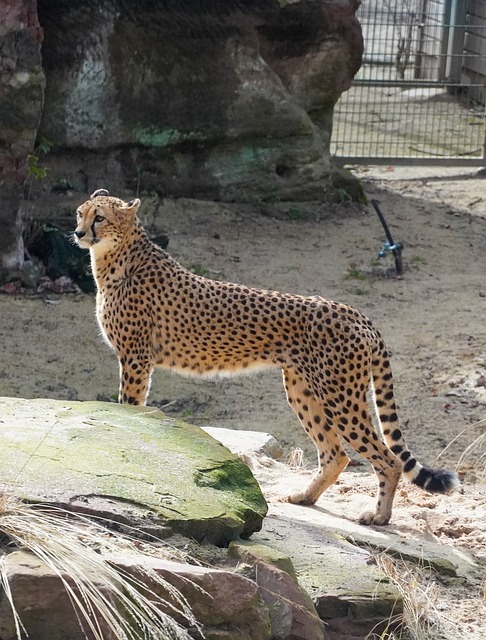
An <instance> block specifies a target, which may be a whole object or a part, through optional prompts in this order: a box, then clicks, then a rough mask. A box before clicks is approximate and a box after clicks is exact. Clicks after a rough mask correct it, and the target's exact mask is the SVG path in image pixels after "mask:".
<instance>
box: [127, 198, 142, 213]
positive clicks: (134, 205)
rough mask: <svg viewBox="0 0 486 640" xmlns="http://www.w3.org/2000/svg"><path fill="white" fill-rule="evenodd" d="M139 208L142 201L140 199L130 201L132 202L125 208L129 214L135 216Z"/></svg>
mask: <svg viewBox="0 0 486 640" xmlns="http://www.w3.org/2000/svg"><path fill="white" fill-rule="evenodd" d="M139 206H140V200H139V199H138V198H135V200H130V202H127V203H126V204H125V206H124V207H123V208H124V209H125V211H127V212H128V213H131V214H132V215H135V214H136V213H137V211H138V208H139Z"/></svg>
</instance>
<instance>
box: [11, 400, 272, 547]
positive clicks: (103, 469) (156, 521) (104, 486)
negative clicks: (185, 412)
mask: <svg viewBox="0 0 486 640" xmlns="http://www.w3.org/2000/svg"><path fill="white" fill-rule="evenodd" d="M0 408H1V422H2V424H1V426H2V429H1V430H0V450H1V451H2V468H1V471H0V481H1V483H2V486H4V487H14V488H15V494H16V495H17V496H18V497H21V498H24V499H26V500H28V501H33V502H49V503H54V504H56V505H61V506H63V507H66V508H67V509H70V510H76V511H81V512H83V513H88V514H94V515H97V516H99V517H102V518H106V519H107V520H109V521H117V522H120V523H123V524H126V525H129V526H132V527H137V528H138V529H139V530H140V531H142V532H146V533H150V534H153V535H156V536H164V535H167V534H168V533H170V532H174V531H175V532H178V533H182V534H184V535H186V536H188V537H190V538H193V539H195V540H198V541H206V542H212V543H215V544H217V545H225V544H227V543H228V541H230V540H233V539H235V538H237V537H238V536H249V535H251V534H252V533H253V532H254V531H258V530H259V529H260V528H261V525H262V519H263V516H264V515H265V513H266V510H267V507H266V503H265V500H264V498H263V496H262V493H261V491H260V488H259V486H258V484H257V482H256V480H255V479H254V478H253V476H252V475H251V473H250V471H249V469H248V467H247V466H246V465H244V464H243V463H242V462H241V461H240V460H239V459H238V458H237V457H236V456H235V455H233V454H231V453H230V452H229V451H228V450H227V449H226V448H225V447H223V446H222V445H221V444H219V443H218V442H216V441H215V440H213V439H212V438H211V437H210V436H208V435H207V434H206V433H205V432H204V431H202V430H201V429H199V428H198V427H195V426H192V425H189V424H187V423H185V422H182V421H178V420H175V419H173V418H169V417H166V416H165V415H164V414H163V413H161V412H160V411H158V410H156V409H152V408H147V407H128V406H122V405H118V404H110V403H102V402H86V403H81V402H62V401H55V400H21V399H14V398H0Z"/></svg>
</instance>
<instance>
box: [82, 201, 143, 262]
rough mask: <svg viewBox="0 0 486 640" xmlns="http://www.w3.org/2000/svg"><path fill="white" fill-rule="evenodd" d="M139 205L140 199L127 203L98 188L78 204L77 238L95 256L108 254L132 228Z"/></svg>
mask: <svg viewBox="0 0 486 640" xmlns="http://www.w3.org/2000/svg"><path fill="white" fill-rule="evenodd" d="M139 206H140V200H139V199H138V198H136V199H135V200H132V201H131V202H124V201H123V200H120V198H114V197H112V196H110V194H109V193H108V191H106V189H98V190H97V191H95V192H94V193H93V194H92V195H91V197H90V199H89V200H86V202H83V204H82V205H80V206H79V207H78V210H77V227H76V230H75V232H74V236H73V237H74V241H75V242H76V243H77V244H78V245H79V246H80V247H81V248H83V249H90V250H91V251H92V252H94V255H95V256H96V257H100V256H102V255H105V254H106V253H108V251H110V250H111V249H114V248H115V246H116V245H117V244H118V243H119V242H120V241H122V240H123V238H124V237H125V236H126V234H127V233H128V232H129V231H130V229H131V228H132V226H133V223H134V220H135V216H136V214H137V211H138V208H139Z"/></svg>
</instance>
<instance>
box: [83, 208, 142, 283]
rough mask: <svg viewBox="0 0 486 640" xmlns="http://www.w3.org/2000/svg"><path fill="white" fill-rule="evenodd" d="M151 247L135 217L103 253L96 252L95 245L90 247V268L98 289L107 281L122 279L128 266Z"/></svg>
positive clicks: (128, 268)
mask: <svg viewBox="0 0 486 640" xmlns="http://www.w3.org/2000/svg"><path fill="white" fill-rule="evenodd" d="M152 249H153V243H152V241H151V240H150V239H149V237H148V235H147V233H146V232H145V229H144V228H143V227H142V224H141V222H140V220H138V218H137V219H135V221H134V223H133V226H132V227H131V228H130V229H129V230H128V231H127V232H126V233H125V234H124V235H123V236H121V237H120V238H117V239H116V241H114V242H113V245H112V247H111V248H110V249H109V250H108V251H104V252H103V253H101V254H100V253H98V252H97V245H94V247H92V249H90V253H91V269H92V271H93V276H94V278H95V280H96V283H97V286H98V290H99V291H101V290H103V289H104V288H105V287H106V286H107V285H108V284H109V283H111V282H113V281H117V280H120V279H123V278H124V277H125V276H126V274H127V272H129V270H130V268H131V267H132V266H133V265H135V264H136V262H137V260H138V261H140V256H142V255H145V254H146V253H147V252H149V251H151V250H152Z"/></svg>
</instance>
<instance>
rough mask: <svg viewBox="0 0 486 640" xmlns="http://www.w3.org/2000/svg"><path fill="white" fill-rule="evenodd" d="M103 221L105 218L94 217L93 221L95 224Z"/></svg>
mask: <svg viewBox="0 0 486 640" xmlns="http://www.w3.org/2000/svg"><path fill="white" fill-rule="evenodd" d="M104 219H105V216H95V219H94V221H95V222H103V220H104Z"/></svg>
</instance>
